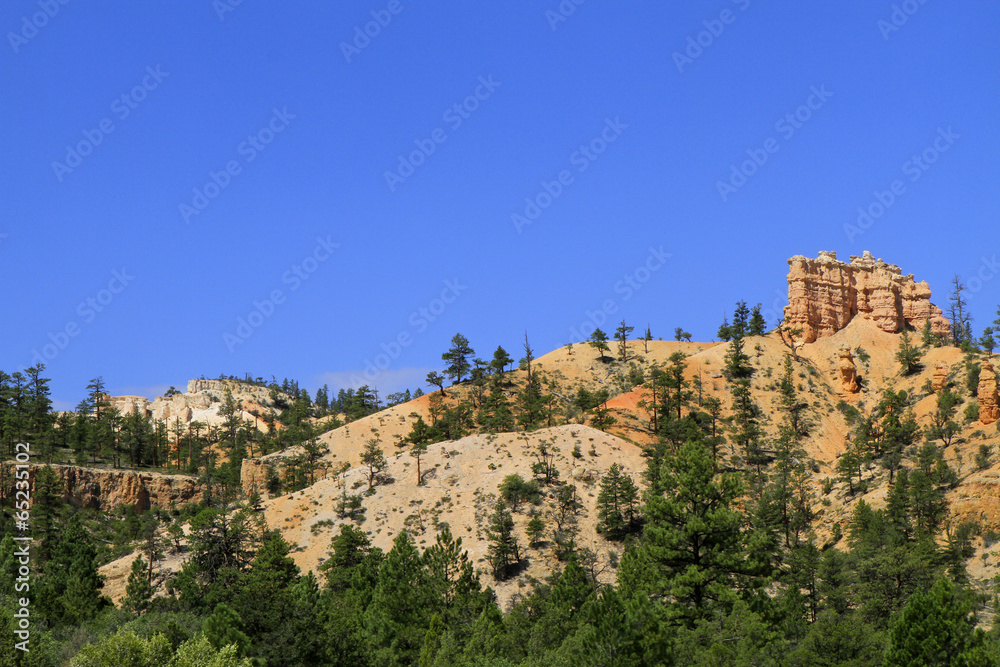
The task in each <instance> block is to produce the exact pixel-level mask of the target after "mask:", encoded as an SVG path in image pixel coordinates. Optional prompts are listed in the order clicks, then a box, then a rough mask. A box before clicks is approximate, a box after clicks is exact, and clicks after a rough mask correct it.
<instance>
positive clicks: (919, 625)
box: [883, 579, 996, 667]
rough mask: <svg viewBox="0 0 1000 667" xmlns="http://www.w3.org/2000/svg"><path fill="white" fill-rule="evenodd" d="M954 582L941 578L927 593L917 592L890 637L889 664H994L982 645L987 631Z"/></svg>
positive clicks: (953, 666)
mask: <svg viewBox="0 0 1000 667" xmlns="http://www.w3.org/2000/svg"><path fill="white" fill-rule="evenodd" d="M969 612H970V610H969V608H968V606H967V604H965V603H964V602H963V601H962V600H961V598H960V596H959V591H958V590H957V589H956V587H955V586H954V584H952V583H951V582H949V581H948V580H947V579H939V580H938V581H937V582H936V583H935V584H934V587H933V588H931V589H930V591H928V592H927V593H923V592H921V591H917V592H915V593H914V594H913V595H912V596H911V597H910V599H909V601H908V602H907V603H906V606H905V607H903V611H902V613H901V614H900V616H899V618H898V619H897V621H896V623H895V625H894V626H893V628H892V631H891V633H890V636H889V646H888V648H887V649H886V652H885V661H884V662H883V664H884V665H885V666H886V667H896V666H897V665H899V666H900V667H910V666H911V665H921V666H924V665H926V666H927V667H932V666H935V665H940V666H941V667H974V666H979V665H983V666H985V665H995V664H996V663H995V661H994V660H993V659H991V658H990V657H989V656H988V655H987V653H986V650H985V648H984V646H983V643H984V642H983V640H984V637H985V635H984V633H983V631H982V630H977V629H976V620H975V616H973V615H971V614H970V613H969Z"/></svg>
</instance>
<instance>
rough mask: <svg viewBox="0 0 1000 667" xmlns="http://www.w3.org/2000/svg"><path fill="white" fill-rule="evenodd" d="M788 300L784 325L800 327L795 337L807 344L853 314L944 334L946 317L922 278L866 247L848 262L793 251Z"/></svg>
mask: <svg viewBox="0 0 1000 667" xmlns="http://www.w3.org/2000/svg"><path fill="white" fill-rule="evenodd" d="M788 264H789V267H790V270H789V272H788V305H787V306H785V324H786V325H787V326H788V327H789V328H791V329H801V330H802V333H801V335H800V336H799V337H798V339H799V340H800V341H801V342H805V343H811V342H813V341H814V340H816V339H817V338H820V337H822V336H829V335H832V334H834V333H836V332H837V331H840V330H841V329H843V328H844V327H845V326H847V324H848V323H849V322H850V321H851V320H852V319H854V318H855V317H863V318H865V319H869V320H871V321H872V322H874V323H875V324H876V325H877V326H878V327H879V328H880V329H882V330H883V331H886V332H889V333H897V332H899V331H902V330H903V328H904V327H910V328H913V329H918V330H919V329H921V328H923V326H924V322H925V321H926V320H928V319H929V320H930V322H931V331H933V332H934V333H937V334H947V333H948V331H949V327H948V321H947V320H946V319H944V317H943V315H942V314H941V309H940V308H938V307H937V306H935V305H934V304H932V303H931V302H930V297H931V290H930V287H928V285H927V283H926V282H919V283H918V282H915V281H914V280H913V274H909V275H906V276H904V275H902V271H901V270H900V268H899V267H898V266H895V265H893V264H886V263H885V262H883V261H882V260H881V259H879V260H875V259H874V258H873V257H872V254H871V253H870V252H868V251H867V250H866V251H865V252H864V254H863V255H862V256H861V257H856V256H851V261H850V262H842V261H840V260H838V259H837V253H835V252H832V251H831V252H826V251H821V252H820V253H819V257H817V258H816V259H809V258H807V257H804V256H802V255H796V256H794V257H792V258H791V259H789V260H788Z"/></svg>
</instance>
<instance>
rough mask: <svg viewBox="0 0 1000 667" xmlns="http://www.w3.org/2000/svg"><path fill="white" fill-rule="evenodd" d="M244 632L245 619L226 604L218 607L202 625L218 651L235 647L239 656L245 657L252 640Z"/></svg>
mask: <svg viewBox="0 0 1000 667" xmlns="http://www.w3.org/2000/svg"><path fill="white" fill-rule="evenodd" d="M243 630H244V628H243V619H242V618H240V615H239V614H237V613H236V612H235V611H234V610H233V609H232V607H230V606H229V605H227V604H225V603H220V604H218V605H216V607H215V610H214V611H213V612H212V614H211V615H210V616H208V617H207V618H206V619H205V622H204V623H203V624H202V632H203V633H204V634H205V637H207V638H208V641H209V642H211V644H212V646H214V647H215V648H216V649H221V648H224V647H226V646H230V645H234V646H236V653H237V655H242V656H245V655H246V654H247V652H248V651H249V649H250V638H249V637H247V635H246V633H245V632H244V631H243Z"/></svg>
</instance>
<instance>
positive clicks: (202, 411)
mask: <svg viewBox="0 0 1000 667" xmlns="http://www.w3.org/2000/svg"><path fill="white" fill-rule="evenodd" d="M227 390H228V391H229V392H231V393H232V395H233V398H234V399H236V401H237V403H239V404H240V407H241V409H242V411H243V419H245V420H250V421H253V420H254V416H253V413H254V412H256V413H257V414H263V413H265V412H267V411H268V410H269V409H272V408H274V401H272V400H271V396H270V393H271V392H270V389H268V388H267V387H261V386H259V385H254V384H248V383H245V382H239V381H236V380H201V379H198V380H190V381H188V385H187V392H186V393H183V394H174V395H173V396H157V397H156V398H155V399H153V400H152V401H151V400H149V399H148V398H146V397H145V396H108V397H107V399H108V402H109V403H110V404H111V407H113V408H115V409H117V410H118V411H119V412H121V413H122V414H123V415H127V414H131V413H132V411H134V410H138V411H139V412H140V413H141V414H144V415H146V416H147V417H152V418H153V419H156V420H163V421H165V422H168V423H171V424H172V423H174V421H175V420H180V423H181V424H187V423H189V422H192V421H195V420H197V421H201V422H204V423H206V424H209V425H217V424H220V423H222V421H223V420H222V418H221V417H220V416H219V406H220V404H221V403H222V402H223V401H224V400H225V397H226V391H227ZM282 396H283V397H284V398H285V400H286V401H288V402H291V401H292V398H291V397H290V396H288V395H287V394H282Z"/></svg>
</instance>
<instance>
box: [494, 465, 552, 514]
mask: <svg viewBox="0 0 1000 667" xmlns="http://www.w3.org/2000/svg"><path fill="white" fill-rule="evenodd" d="M500 496H501V497H502V498H503V499H504V500H506V501H507V504H508V505H510V508H511V510H512V511H514V512H516V511H517V510H518V507H519V506H520V505H521V503H525V502H528V503H531V504H532V505H537V504H538V503H539V502H541V497H542V490H541V487H539V485H538V482H536V481H535V480H531V481H530V482H529V481H525V479H524V478H523V477H521V476H520V475H518V474H513V475H507V476H506V477H505V478H504V480H503V482H502V483H501V484H500Z"/></svg>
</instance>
